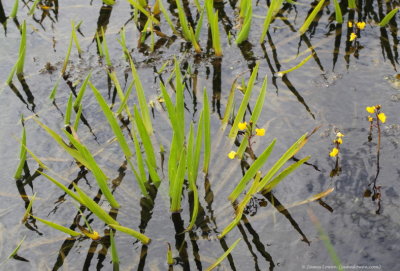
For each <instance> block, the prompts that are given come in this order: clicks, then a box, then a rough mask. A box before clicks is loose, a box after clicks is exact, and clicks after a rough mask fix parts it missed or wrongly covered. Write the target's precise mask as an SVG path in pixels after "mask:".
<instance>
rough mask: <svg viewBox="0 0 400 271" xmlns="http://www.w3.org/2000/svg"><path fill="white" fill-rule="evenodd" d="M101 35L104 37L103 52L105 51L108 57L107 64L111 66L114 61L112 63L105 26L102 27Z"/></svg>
mask: <svg viewBox="0 0 400 271" xmlns="http://www.w3.org/2000/svg"><path fill="white" fill-rule="evenodd" d="M101 36H102V38H103V53H104V55H105V57H106V64H107V66H108V67H111V66H112V63H111V58H110V53H109V51H108V45H107V39H106V35H105V33H104V28H103V27H102V28H101Z"/></svg>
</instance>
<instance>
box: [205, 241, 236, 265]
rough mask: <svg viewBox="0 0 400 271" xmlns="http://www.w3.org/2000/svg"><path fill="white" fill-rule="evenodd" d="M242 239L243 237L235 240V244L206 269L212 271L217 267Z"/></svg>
mask: <svg viewBox="0 0 400 271" xmlns="http://www.w3.org/2000/svg"><path fill="white" fill-rule="evenodd" d="M240 240H242V238H238V239H237V240H236V241H235V242H233V244H232V245H231V246H230V247H229V248H228V249H227V250H226V251H225V253H224V254H222V256H221V257H219V258H218V259H217V260H216V261H215V263H213V264H212V265H210V266H209V267H208V268H207V269H206V271H211V270H213V269H214V268H215V267H217V266H218V265H219V264H220V263H221V262H222V261H223V260H224V259H225V258H226V257H227V256H228V255H229V254H230V253H231V252H232V250H233V249H234V248H235V247H236V245H237V244H238V243H239V242H240Z"/></svg>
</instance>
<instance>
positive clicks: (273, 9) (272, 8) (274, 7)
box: [259, 0, 283, 43]
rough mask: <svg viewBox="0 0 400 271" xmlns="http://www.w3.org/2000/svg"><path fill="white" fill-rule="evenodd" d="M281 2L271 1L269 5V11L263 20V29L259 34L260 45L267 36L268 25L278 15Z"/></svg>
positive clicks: (281, 0) (280, 0) (278, 0)
mask: <svg viewBox="0 0 400 271" xmlns="http://www.w3.org/2000/svg"><path fill="white" fill-rule="evenodd" d="M282 3H283V0H272V1H271V4H270V5H269V9H268V12H267V16H266V17H265V20H264V25H263V29H262V32H261V37H260V41H259V42H260V43H263V42H264V39H265V36H266V35H267V32H268V29H269V25H270V24H271V22H272V20H273V19H274V17H275V15H276V14H277V13H278V11H279V10H280V8H281V6H282Z"/></svg>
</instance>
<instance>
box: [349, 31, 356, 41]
mask: <svg viewBox="0 0 400 271" xmlns="http://www.w3.org/2000/svg"><path fill="white" fill-rule="evenodd" d="M356 38H357V35H356V33H351V34H350V41H353V40H355V39H356Z"/></svg>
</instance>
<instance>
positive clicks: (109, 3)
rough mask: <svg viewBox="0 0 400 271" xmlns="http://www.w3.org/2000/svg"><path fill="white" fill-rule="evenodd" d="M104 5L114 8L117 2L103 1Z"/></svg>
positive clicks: (112, 0)
mask: <svg viewBox="0 0 400 271" xmlns="http://www.w3.org/2000/svg"><path fill="white" fill-rule="evenodd" d="M103 3H104V4H106V5H109V6H112V5H114V4H115V0H103Z"/></svg>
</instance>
